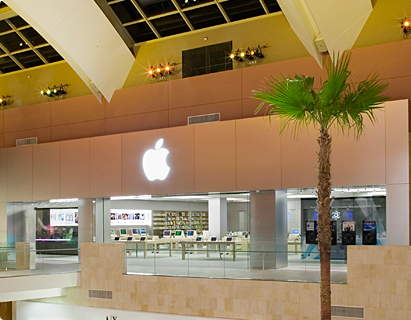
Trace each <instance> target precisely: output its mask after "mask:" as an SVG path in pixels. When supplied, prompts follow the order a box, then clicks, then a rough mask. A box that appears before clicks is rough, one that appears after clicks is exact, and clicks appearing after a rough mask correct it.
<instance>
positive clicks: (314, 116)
mask: <svg viewBox="0 0 411 320" xmlns="http://www.w3.org/2000/svg"><path fill="white" fill-rule="evenodd" d="M328 58H329V57H328ZM333 58H334V59H333V60H331V59H328V60H327V62H326V63H325V69H326V71H327V76H328V77H327V78H328V79H327V80H326V81H324V82H322V84H321V87H320V89H319V90H315V89H314V78H313V77H307V76H304V75H296V76H294V78H285V77H282V78H273V79H272V80H271V81H269V83H268V88H267V89H266V90H265V91H256V92H255V98H256V99H257V100H260V101H262V103H260V105H259V106H258V108H257V110H256V112H260V111H261V110H262V108H263V107H264V106H268V108H267V111H266V113H267V114H268V115H270V116H278V117H279V118H280V119H282V120H283V122H282V124H283V126H282V130H283V129H284V128H286V127H287V126H289V125H295V126H296V127H295V128H298V127H300V126H307V125H314V126H315V127H316V128H318V130H319V137H318V139H317V142H318V144H319V153H318V185H317V209H318V212H319V215H318V245H319V250H320V264H321V284H320V300H321V319H322V320H330V319H331V279H330V258H331V216H330V209H331V170H330V169H331V163H330V155H331V141H332V140H331V133H330V129H331V128H332V127H336V128H340V129H341V130H342V131H343V132H346V131H348V130H354V132H355V135H356V137H357V138H358V137H359V136H360V135H361V133H362V131H363V128H364V117H368V118H369V119H370V120H371V122H372V123H373V122H374V121H375V117H374V111H375V110H376V109H377V108H379V105H380V104H381V103H382V102H384V101H386V100H387V98H386V97H384V96H383V95H382V92H383V91H384V89H385V87H386V84H383V83H382V82H381V81H380V80H379V79H378V77H377V76H375V75H374V76H369V77H368V78H367V79H366V80H364V81H361V82H359V83H358V85H356V86H354V85H352V84H350V83H349V79H350V75H351V72H350V71H349V70H348V66H349V62H350V55H349V54H347V53H344V54H342V55H341V56H340V55H335V56H334V57H333Z"/></svg>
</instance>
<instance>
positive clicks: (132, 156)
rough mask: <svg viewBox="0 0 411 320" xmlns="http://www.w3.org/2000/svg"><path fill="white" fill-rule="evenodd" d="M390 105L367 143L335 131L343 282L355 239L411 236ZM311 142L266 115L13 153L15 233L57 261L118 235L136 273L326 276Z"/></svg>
mask: <svg viewBox="0 0 411 320" xmlns="http://www.w3.org/2000/svg"><path fill="white" fill-rule="evenodd" d="M392 104H393V105H392V106H391V108H390V109H387V110H386V112H385V113H381V114H379V116H378V119H377V120H378V121H377V123H376V125H375V126H373V127H372V128H368V127H366V128H365V138H363V139H360V140H358V141H354V142H353V138H352V137H339V136H335V137H334V145H333V147H334V149H333V159H332V163H333V167H332V169H333V185H335V186H339V187H334V188H333V190H332V210H331V216H332V225H331V227H332V271H333V273H332V277H333V281H335V282H344V281H345V276H346V260H347V246H350V245H377V246H378V245H384V244H408V241H409V230H408V229H409V209H408V206H409V205H408V203H409V195H408V189H409V184H408V174H406V175H405V174H404V172H408V169H409V168H408V163H409V156H408V123H407V121H405V120H403V119H408V116H405V115H407V114H408V105H407V103H406V102H403V101H400V102H392ZM387 114H388V115H389V116H387ZM390 128H395V130H390ZM367 130H372V132H371V133H372V134H368V135H367V132H368V131H367ZM315 137H316V131H315V130H314V129H307V132H306V133H302V134H301V135H300V137H299V138H298V140H296V138H295V137H294V136H289V135H287V134H283V135H280V134H279V124H278V123H277V122H275V121H274V120H272V121H271V122H270V121H268V120H267V119H266V118H264V117H263V118H252V119H241V120H235V121H222V122H218V123H211V124H202V125H195V126H183V127H177V128H167V129H159V130H151V131H143V132H132V133H125V134H120V135H113V136H103V137H97V138H90V139H79V140H71V141H63V142H55V143H48V144H41V145H38V146H29V147H23V148H21V147H20V148H19V147H17V148H12V149H11V150H9V151H8V153H7V163H13V167H12V168H11V169H9V171H10V170H11V171H12V172H11V174H12V176H13V177H15V179H13V180H12V181H9V180H8V181H7V221H8V242H9V243H17V242H29V243H30V244H31V245H32V248H33V250H35V251H36V253H37V254H38V255H42V256H50V257H51V256H54V257H57V256H58V257H59V259H61V260H64V259H71V258H72V257H73V256H76V255H77V254H78V249H79V247H81V243H82V242H91V241H94V242H97V243H118V244H122V245H123V247H124V248H125V251H124V259H126V261H127V263H126V265H127V272H129V273H138V274H161V275H175V276H196V277H229V278H245V279H278V280H296V281H298V280H301V281H318V279H319V273H318V268H319V263H318V262H319V252H318V245H317V231H318V230H317V229H318V226H317V221H318V212H317V208H316V193H315V189H314V188H313V187H314V186H315V185H316V153H315V150H316V141H315ZM382 141H384V142H385V143H382ZM388 143H389V144H388ZM395 144H397V145H396V146H395ZM307 150H308V151H307ZM309 150H312V152H311V151H309ZM347 150H349V158H350V159H355V166H352V167H350V166H348V167H347V163H346V162H347ZM27 176H30V177H31V178H30V180H27V184H30V185H31V186H32V187H31V188H26V189H24V187H22V186H25V184H24V182H25V179H28V178H27ZM45 176H47V179H45V178H44V177H45ZM15 181H16V182H15ZM14 182H15V185H14ZM35 199H43V200H42V201H39V200H35ZM47 199H48V200H47Z"/></svg>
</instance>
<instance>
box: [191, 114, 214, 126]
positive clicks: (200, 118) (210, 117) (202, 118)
mask: <svg viewBox="0 0 411 320" xmlns="http://www.w3.org/2000/svg"><path fill="white" fill-rule="evenodd" d="M220 117H221V114H220V113H209V114H201V115H197V116H189V117H187V124H198V123H206V122H214V121H220Z"/></svg>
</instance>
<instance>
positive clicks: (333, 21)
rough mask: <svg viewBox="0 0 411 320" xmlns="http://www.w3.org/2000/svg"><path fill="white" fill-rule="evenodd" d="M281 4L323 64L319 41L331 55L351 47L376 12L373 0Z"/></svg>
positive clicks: (284, 1) (290, 0)
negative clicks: (318, 45)
mask: <svg viewBox="0 0 411 320" xmlns="http://www.w3.org/2000/svg"><path fill="white" fill-rule="evenodd" d="M278 4H279V5H280V7H281V9H282V11H283V13H284V15H285V17H286V18H287V20H288V22H289V24H290V26H291V28H292V29H293V30H294V32H295V33H296V35H297V36H298V38H299V39H300V41H301V42H302V43H303V44H304V46H305V48H306V49H307V51H308V52H309V53H310V54H311V55H312V56H313V57H314V58H315V59H316V61H317V62H318V63H319V64H320V65H321V64H322V58H321V53H320V52H319V50H318V48H317V46H316V44H315V40H316V39H322V40H324V43H325V45H326V47H327V49H328V52H329V53H330V54H331V56H332V54H333V53H341V52H343V51H345V50H349V49H351V48H352V46H353V45H354V43H355V40H356V39H357V37H358V35H359V34H360V32H361V30H362V28H363V27H364V24H365V22H366V21H367V19H368V17H369V15H370V13H371V11H372V2H371V0H345V1H341V0H327V1H324V0H278Z"/></svg>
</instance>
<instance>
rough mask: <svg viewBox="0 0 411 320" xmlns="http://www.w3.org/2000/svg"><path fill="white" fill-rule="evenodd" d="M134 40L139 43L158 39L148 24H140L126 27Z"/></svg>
mask: <svg viewBox="0 0 411 320" xmlns="http://www.w3.org/2000/svg"><path fill="white" fill-rule="evenodd" d="M126 29H127V31H128V32H129V33H130V35H131V37H132V38H133V40H134V41H135V42H136V43H137V42H143V41H148V40H152V39H156V38H157V37H156V35H155V34H154V33H153V31H152V30H151V29H150V27H149V26H148V24H147V23H145V22H140V23H136V24H133V25H130V26H127V27H126Z"/></svg>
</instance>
